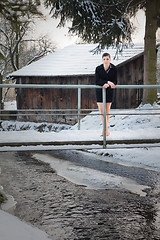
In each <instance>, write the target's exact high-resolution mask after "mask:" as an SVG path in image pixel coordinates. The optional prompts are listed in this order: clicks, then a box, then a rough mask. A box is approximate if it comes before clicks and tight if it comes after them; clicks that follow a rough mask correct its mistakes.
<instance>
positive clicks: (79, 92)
mask: <svg viewBox="0 0 160 240" xmlns="http://www.w3.org/2000/svg"><path fill="white" fill-rule="evenodd" d="M80 112H81V88H80V87H79V88H78V130H80Z"/></svg>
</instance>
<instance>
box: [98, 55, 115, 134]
mask: <svg viewBox="0 0 160 240" xmlns="http://www.w3.org/2000/svg"><path fill="white" fill-rule="evenodd" d="M102 62H103V64H101V65H100V66H98V67H96V85H99V86H103V87H104V88H106V114H109V113H110V108H111V104H112V102H113V88H114V87H115V85H116V84H117V69H116V67H115V66H114V65H113V64H112V63H111V57H110V54H109V53H104V54H103V55H102ZM96 99H97V105H98V109H99V112H100V113H101V114H103V96H102V89H100V88H97V89H96ZM101 120H102V123H103V115H101ZM108 121H109V115H106V133H105V134H106V136H109V131H108ZM102 136H103V131H102Z"/></svg>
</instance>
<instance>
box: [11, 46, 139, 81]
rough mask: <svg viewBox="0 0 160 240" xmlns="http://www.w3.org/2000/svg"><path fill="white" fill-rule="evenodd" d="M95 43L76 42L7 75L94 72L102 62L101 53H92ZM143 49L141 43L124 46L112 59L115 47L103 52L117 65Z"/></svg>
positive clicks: (52, 74) (63, 74) (86, 73)
mask: <svg viewBox="0 0 160 240" xmlns="http://www.w3.org/2000/svg"><path fill="white" fill-rule="evenodd" d="M96 46H97V44H76V45H70V46H67V47H65V48H63V49H61V50H58V51H56V52H54V53H50V54H48V55H47V56H45V57H43V58H41V59H40V60H38V61H36V62H33V63H31V64H30V65H27V66H25V67H23V68H21V69H19V70H18V71H15V72H12V73H11V74H10V75H9V76H14V77H16V76H48V77H50V76H72V75H90V74H94V73H95V68H96V66H98V65H100V64H101V63H102V53H100V54H93V52H91V50H93V49H95V48H96ZM143 51H144V46H143V45H142V44H136V45H134V46H133V47H130V48H126V49H124V50H123V52H122V54H119V55H118V59H114V56H115V53H116V49H113V48H111V47H110V48H108V49H105V50H104V51H103V52H108V53H110V55H111V59H112V61H111V62H112V63H113V64H114V65H118V64H120V63H122V62H124V61H126V60H128V59H130V58H132V57H134V56H136V55H137V54H139V53H142V52H143Z"/></svg>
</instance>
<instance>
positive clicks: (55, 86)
mask: <svg viewBox="0 0 160 240" xmlns="http://www.w3.org/2000/svg"><path fill="white" fill-rule="evenodd" d="M0 88H71V89H75V88H76V89H78V99H77V101H78V107H77V109H58V110H57V109H50V110H48V109H47V110H46V111H50V112H57V111H62V112H65V111H66V112H67V111H77V113H73V115H77V116H78V130H80V116H84V115H86V114H82V113H81V111H85V110H87V111H92V110H93V109H81V90H82V89H87V88H102V91H103V114H102V115H103V132H104V133H105V132H106V104H105V103H106V91H105V88H103V87H101V86H97V85H49V84H47V85H45V84H14V85H12V84H0ZM115 88H123V89H133V88H134V89H145V88H148V89H149V88H155V89H158V88H160V85H116V87H115ZM18 111H25V112H33V111H35V112H38V111H42V109H28V110H27V109H25V110H18ZM43 111H44V112H45V110H44V109H43ZM5 112H8V111H5V110H3V111H2V110H1V111H0V116H7V115H10V114H6V113H5ZM44 114H49V115H54V114H58V115H59V113H44ZM67 114H68V113H61V115H67ZM15 115H16V116H17V115H20V114H15ZM22 115H35V113H25V114H22ZM68 115H72V114H71V113H69V114H68ZM98 115H101V114H100V113H99V114H98ZM109 115H111V114H109ZM114 115H115V114H114ZM119 115H122V114H119ZM125 115H126V114H125ZM134 115H135V114H134ZM137 115H141V113H139V114H137ZM12 116H13V115H12ZM103 147H104V148H105V147H106V136H105V134H104V135H103Z"/></svg>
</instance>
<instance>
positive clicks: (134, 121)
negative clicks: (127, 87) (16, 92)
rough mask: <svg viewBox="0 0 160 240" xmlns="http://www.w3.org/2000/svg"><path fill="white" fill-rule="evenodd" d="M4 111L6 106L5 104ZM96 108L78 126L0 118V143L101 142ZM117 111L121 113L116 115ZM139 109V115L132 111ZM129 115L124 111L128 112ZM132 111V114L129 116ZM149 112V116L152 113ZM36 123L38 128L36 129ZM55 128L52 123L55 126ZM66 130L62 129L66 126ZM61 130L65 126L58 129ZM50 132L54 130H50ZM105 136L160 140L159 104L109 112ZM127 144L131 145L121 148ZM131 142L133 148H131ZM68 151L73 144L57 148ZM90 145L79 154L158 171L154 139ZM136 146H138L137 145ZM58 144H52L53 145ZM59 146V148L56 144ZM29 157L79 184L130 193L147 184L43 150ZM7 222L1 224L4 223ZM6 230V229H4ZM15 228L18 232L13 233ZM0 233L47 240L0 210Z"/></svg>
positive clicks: (5, 236)
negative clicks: (147, 141) (71, 161)
mask: <svg viewBox="0 0 160 240" xmlns="http://www.w3.org/2000/svg"><path fill="white" fill-rule="evenodd" d="M6 108H7V109H10V107H9V105H8V106H6ZM97 113H98V112H92V113H91V114H89V115H87V116H86V117H84V118H83V119H82V120H81V130H77V125H75V126H73V127H71V128H70V126H66V125H65V126H62V125H59V126H57V125H54V124H47V123H41V124H38V123H30V122H25V123H24V122H23V123H22V122H17V121H0V142H6V143H7V142H17V141H20V142H21V141H23V142H31V141H39V142H45V141H48V142H49V141H53V140H56V141H61V140H62V139H63V140H67V139H68V140H70V141H73V140H77V139H80V140H91V139H92V140H102V138H101V137H100V134H101V129H102V124H101V120H100V115H97ZM118 113H121V115H117V114H118ZM139 113H142V114H143V115H136V114H139ZM128 114H130V115H128ZM134 114H135V115H134ZM153 114H154V115H153ZM42 125H43V126H44V127H43V128H42ZM55 126H56V127H55ZM69 128H70V130H67V129H69ZM62 129H63V130H62ZM64 129H65V130H64ZM55 131H56V132H55ZM109 131H110V133H111V134H110V136H109V137H107V139H110V140H114V139H122V140H123V139H147V138H149V139H160V106H159V105H157V104H154V105H153V106H151V105H144V106H140V107H139V108H138V109H132V110H111V116H110V121H109ZM126 146H127V147H131V148H126ZM136 146H137V147H136ZM65 147H66V148H71V149H74V147H73V146H71V145H69V146H64V147H63V148H65ZM89 147H90V148H92V149H91V150H88V151H86V152H83V154H86V157H87V154H90V155H91V154H97V155H99V157H100V158H101V159H102V160H103V161H111V162H117V163H119V164H124V165H131V166H138V167H142V168H149V169H154V170H156V171H160V161H159V156H160V143H159V144H141V145H138V144H137V145H134V148H132V147H133V146H132V145H124V144H121V145H116V144H114V145H107V148H106V149H102V148H101V149H98V148H99V147H100V146H97V145H94V146H89ZM140 147H141V148H140ZM56 148H58V147H56ZM59 148H61V147H59ZM7 149H8V150H13V149H14V150H29V149H30V150H35V149H37V150H42V149H44V146H42V145H39V146H29V147H28V146H22V147H18V148H15V147H14V148H12V147H7V146H6V147H1V150H2V151H3V150H7ZM45 149H46V150H47V149H49V150H51V149H54V147H53V146H45ZM33 156H34V157H35V158H37V159H40V160H42V161H46V162H48V163H50V164H51V166H52V167H53V168H54V169H55V170H56V171H57V173H58V174H59V175H61V176H63V177H65V178H67V179H68V180H70V181H73V182H75V183H77V184H84V185H86V186H87V187H88V188H106V185H108V186H109V187H115V188H125V189H128V190H130V191H132V192H134V193H137V194H140V195H141V196H145V194H146V193H145V192H144V189H146V188H148V186H143V185H139V184H137V183H136V182H135V181H131V180H130V179H128V178H122V177H120V176H115V175H113V174H107V173H103V174H102V172H99V171H96V170H93V169H88V168H85V167H79V166H77V165H74V164H71V163H69V162H67V161H63V164H62V160H61V161H60V160H59V159H53V157H51V156H49V155H44V154H40V153H39V154H34V155H33ZM6 226H7V227H6ZM7 229H10V231H9V232H8V231H7ZM15 229H17V230H16V231H15ZM19 229H21V231H19ZM0 236H1V237H2V239H3V240H10V239H16V240H19V239H20V240H21V239H24V240H32V239H33V240H35V239H39V240H40V239H43V240H45V239H48V238H47V235H46V234H45V233H44V232H42V231H40V230H39V229H36V228H33V227H31V226H30V225H27V224H26V223H23V222H21V221H20V220H18V219H17V218H16V217H14V216H12V215H10V214H8V213H5V212H3V211H0Z"/></svg>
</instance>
